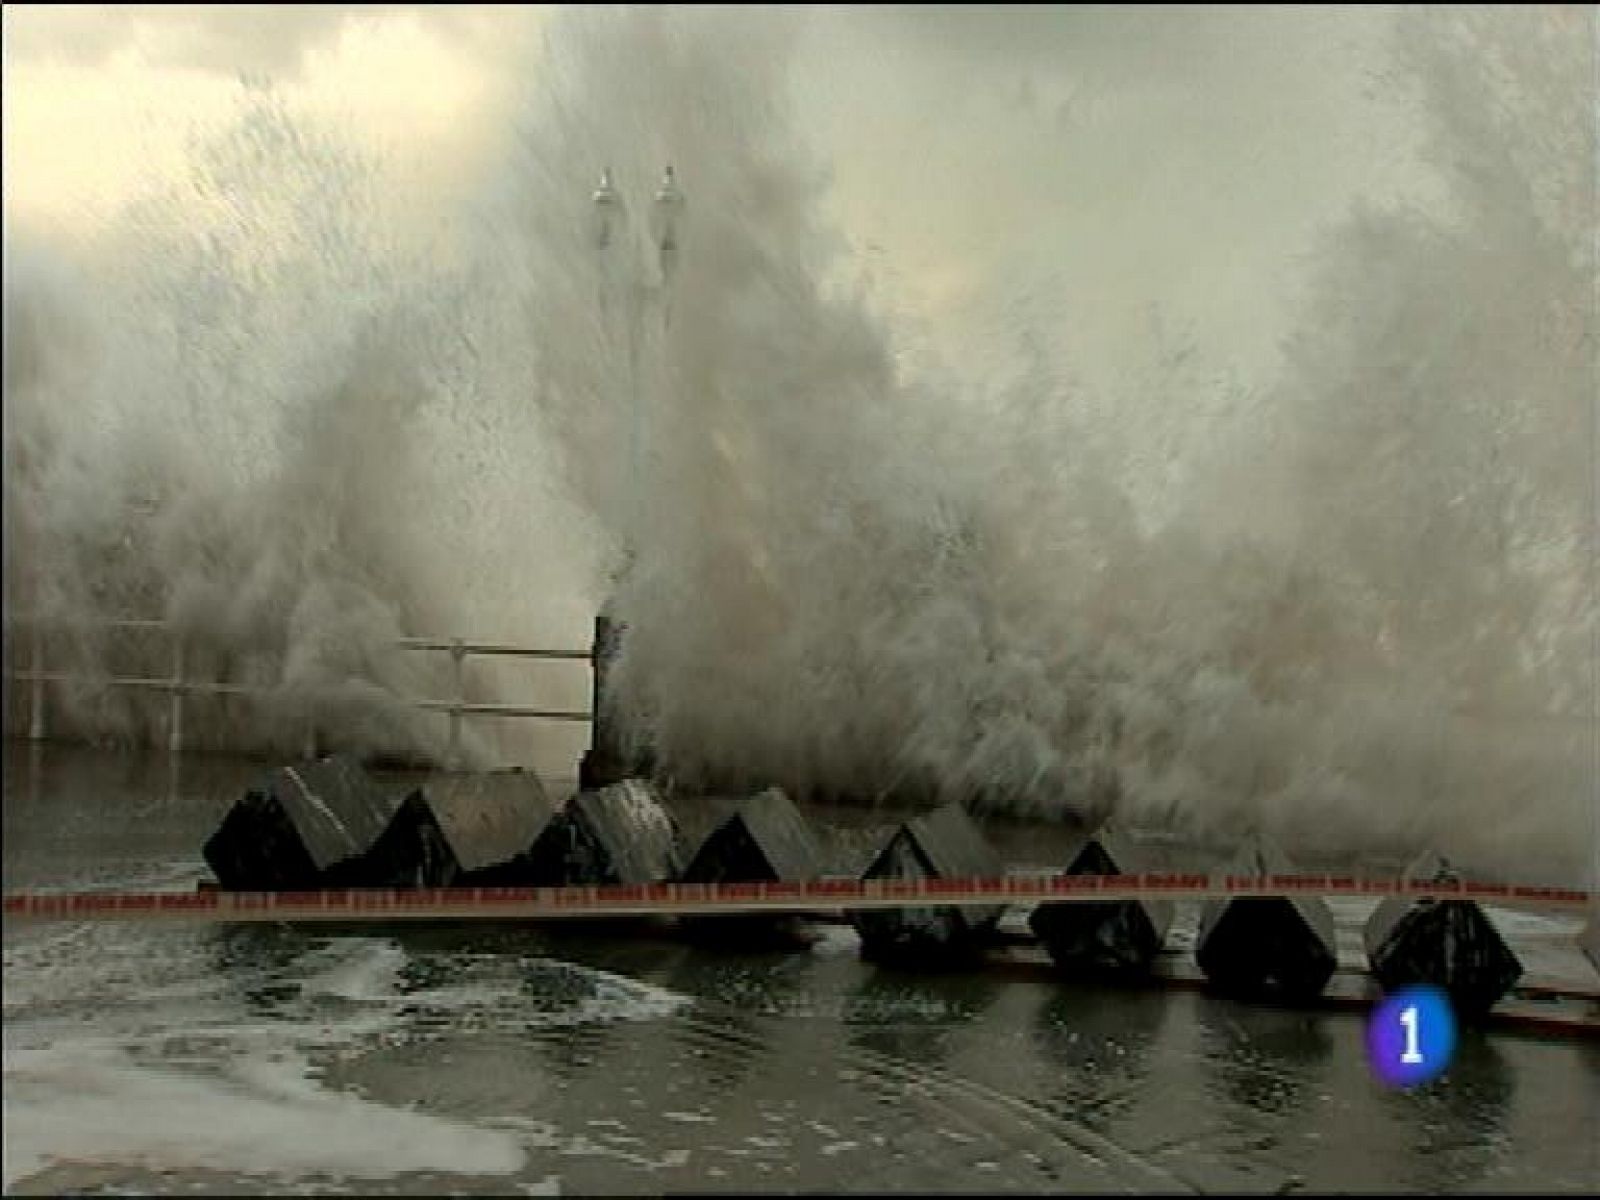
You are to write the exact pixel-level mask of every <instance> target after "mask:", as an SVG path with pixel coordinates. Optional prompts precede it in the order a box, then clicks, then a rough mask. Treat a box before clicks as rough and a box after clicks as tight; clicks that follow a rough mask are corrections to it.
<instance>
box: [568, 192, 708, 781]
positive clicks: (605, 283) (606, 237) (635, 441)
mask: <svg viewBox="0 0 1600 1200" xmlns="http://www.w3.org/2000/svg"><path fill="white" fill-rule="evenodd" d="M593 201H594V242H595V249H596V252H597V256H598V260H599V262H598V266H599V305H600V321H601V330H602V335H603V337H604V338H605V341H606V344H607V346H608V347H609V346H610V345H612V344H613V342H614V332H613V327H614V324H615V322H616V321H617V320H619V319H620V320H621V321H622V322H623V324H624V328H623V330H622V336H623V337H624V338H625V339H626V347H625V353H626V355H627V359H626V370H627V380H626V388H627V401H626V402H627V406H628V414H627V421H628V466H629V470H628V475H629V478H628V479H627V480H626V481H625V483H624V486H623V487H622V488H621V489H619V492H620V493H621V494H620V495H619V497H618V499H619V503H620V505H621V519H622V562H621V564H620V566H619V568H618V571H617V576H616V579H615V581H614V583H613V589H612V594H611V595H610V596H608V597H607V599H606V602H605V604H604V605H603V606H602V608H601V611H600V613H599V614H598V615H597V616H596V617H595V632H594V645H593V651H592V653H593V670H594V675H593V701H592V712H593V725H592V727H591V730H592V732H591V735H590V744H589V752H588V754H586V755H585V756H584V759H583V763H582V765H581V766H580V768H579V773H578V774H579V786H580V787H582V788H586V789H587V788H593V787H603V786H605V785H606V784H608V783H612V782H615V781H616V780H618V779H621V778H624V777H625V776H626V775H628V774H629V773H630V768H631V767H633V766H634V765H635V764H633V763H630V762H629V759H630V757H632V756H630V755H629V754H627V753H626V751H625V748H624V739H623V738H622V737H621V731H620V730H619V729H617V728H616V722H615V712H614V710H612V709H610V708H609V706H608V705H607V687H606V685H607V679H608V676H609V674H610V668H611V664H612V661H613V660H614V659H615V657H616V655H617V652H618V651H619V650H620V648H621V644H622V637H623V635H624V634H625V632H626V626H625V625H623V624H622V623H621V622H619V621H617V620H616V619H615V618H614V617H613V616H612V613H611V610H612V608H613V606H614V604H615V602H616V594H617V591H618V590H620V587H621V584H622V581H623V578H624V577H625V576H626V575H627V573H628V572H630V571H632V570H634V569H635V566H636V563H637V561H638V553H639V544H640V541H641V539H642V537H643V532H644V530H643V526H644V491H645V478H644V477H645V461H644V460H645V412H644V403H643V396H642V389H641V382H640V370H639V357H640V341H641V336H642V335H643V334H644V332H645V331H644V330H643V329H642V326H643V324H644V317H645V311H646V308H647V306H648V304H649V302H650V300H651V299H652V297H655V298H656V299H658V300H659V302H660V304H661V310H662V325H661V332H662V334H663V335H664V334H665V333H666V330H667V328H668V326H669V324H670V322H671V314H672V308H671V302H670V287H671V283H672V279H673V276H674V274H675V273H676V269H677V264H678V250H679V244H680V239H681V234H682V228H681V226H682V214H683V208H684V197H683V193H682V191H680V190H679V188H678V184H677V178H676V176H675V174H674V172H673V169H672V168H671V167H670V166H669V167H667V169H666V172H665V174H664V176H663V178H662V181H661V186H660V187H659V188H658V189H657V190H656V193H655V197H654V203H653V205H652V206H651V213H650V225H651V230H650V232H651V235H652V241H653V242H654V243H655V247H656V251H657V259H658V265H659V271H660V280H659V283H652V282H651V281H650V279H649V274H650V273H649V272H648V270H647V269H641V264H640V263H639V262H638V261H637V259H636V258H635V256H634V246H635V242H634V241H633V239H632V238H630V237H629V236H628V215H627V206H626V204H625V203H624V202H623V199H622V196H621V193H619V192H618V191H617V189H616V187H615V185H614V184H613V183H612V179H611V171H610V169H609V168H607V169H606V170H605V171H604V172H602V173H601V176H600V184H599V186H598V187H597V188H595V191H594V196H593ZM618 293H620V296H619V294H618ZM644 758H645V759H646V760H648V758H649V753H648V751H646V753H645V755H644ZM639 765H640V766H642V767H644V768H645V769H648V762H646V763H643V764H639Z"/></svg>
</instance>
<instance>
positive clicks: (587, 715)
mask: <svg viewBox="0 0 1600 1200" xmlns="http://www.w3.org/2000/svg"><path fill="white" fill-rule="evenodd" d="M412 703H413V705H414V706H415V707H417V708H422V709H426V710H428V711H429V712H445V713H455V712H458V713H463V714H465V715H467V716H475V717H543V718H545V719H546V720H550V721H592V720H593V719H594V714H593V713H591V712H588V711H586V710H582V709H559V708H527V707H524V706H523V705H520V704H466V703H458V702H456V701H454V700H416V701H413V702H412Z"/></svg>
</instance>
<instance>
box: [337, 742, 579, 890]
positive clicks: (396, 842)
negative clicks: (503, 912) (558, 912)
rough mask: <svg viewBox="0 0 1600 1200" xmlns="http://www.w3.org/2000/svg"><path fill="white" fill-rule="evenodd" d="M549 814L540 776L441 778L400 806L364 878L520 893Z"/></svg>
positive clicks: (376, 845) (372, 852)
mask: <svg viewBox="0 0 1600 1200" xmlns="http://www.w3.org/2000/svg"><path fill="white" fill-rule="evenodd" d="M550 816H551V808H550V802H549V800H548V799H547V798H546V796H545V792H544V788H543V787H542V786H541V785H540V783H539V779H538V776H536V775H533V774H530V773H527V772H523V771H499V772H494V773H492V774H487V775H444V776H440V777H438V778H436V779H432V780H429V781H428V783H427V785H426V786H425V787H424V788H419V789H417V790H416V791H414V792H412V793H411V794H410V795H408V796H407V797H406V798H405V799H404V800H403V801H401V803H400V807H399V809H398V810H397V811H396V812H395V815H394V819H393V820H391V821H390V822H389V826H388V828H387V829H385V830H384V832H383V835H382V836H381V837H379V838H378V840H377V841H376V842H375V843H374V844H373V846H372V849H371V850H370V851H368V853H367V856H366V873H367V876H368V877H369V878H370V879H371V880H372V881H373V886H379V887H516V886H519V885H520V884H522V883H524V882H525V880H526V878H527V876H528V866H527V861H526V860H527V855H528V852H529V851H530V850H531V849H532V847H533V843H534V842H535V841H536V840H537V839H538V836H539V834H540V833H541V832H543V830H544V827H545V825H546V824H548V823H549V821H550Z"/></svg>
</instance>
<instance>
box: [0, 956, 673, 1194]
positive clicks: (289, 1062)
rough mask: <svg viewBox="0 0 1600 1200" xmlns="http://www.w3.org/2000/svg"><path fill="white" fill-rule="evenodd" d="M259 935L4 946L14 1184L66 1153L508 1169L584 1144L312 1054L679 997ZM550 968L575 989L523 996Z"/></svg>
mask: <svg viewBox="0 0 1600 1200" xmlns="http://www.w3.org/2000/svg"><path fill="white" fill-rule="evenodd" d="M234 932H235V934H237V933H238V931H234ZM252 932H259V931H246V934H245V937H244V939H243V941H242V942H238V943H234V945H233V948H232V949H227V948H224V947H223V946H221V945H220V944H219V938H218V937H216V936H214V935H209V934H184V933H176V934H174V933H172V932H171V931H167V932H165V933H158V934H155V935H153V936H151V935H141V934H138V933H132V932H131V931H130V930H128V929H126V928H122V929H116V930H112V929H109V927H106V928H104V929H101V930H96V929H92V928H90V927H87V926H79V927H71V926H67V927H61V928H58V929H54V930H50V931H48V932H47V933H46V935H45V936H40V937H29V936H20V937H18V938H16V939H14V940H8V942H7V947H6V951H7V961H6V975H7V988H6V1022H5V1090H4V1105H5V1108H4V1118H5V1166H4V1170H5V1176H4V1179H5V1186H6V1187H7V1188H10V1187H11V1186H12V1185H13V1184H15V1183H17V1182H18V1181H20V1180H23V1179H26V1178H27V1177H29V1176H31V1175H34V1174H36V1173H38V1172H40V1171H42V1170H44V1169H46V1168H47V1167H50V1166H52V1165H54V1164H63V1163H64V1164H77V1165H80V1166H83V1165H96V1164H101V1165H112V1166H117V1167H124V1168H128V1167H132V1168H148V1169H151V1170H164V1171H184V1170H195V1169H202V1170H203V1169H210V1170H214V1171H219V1172H226V1173H229V1174H233V1175H238V1174H244V1175H251V1176H263V1177H266V1178H269V1179H276V1180H282V1181H293V1180H297V1179H305V1178H308V1177H311V1176H334V1177H338V1178H344V1179H369V1180H378V1179H388V1178H393V1177H396V1176H400V1175H405V1174H409V1173H414V1172H434V1173H446V1174H459V1175H466V1176H485V1175H507V1174H514V1173H516V1172H518V1171H519V1170H521V1169H522V1167H523V1166H524V1164H525V1162H526V1158H527V1150H528V1148H529V1147H544V1148H549V1147H551V1146H558V1147H560V1148H561V1149H562V1152H563V1153H577V1152H579V1151H580V1150H581V1149H582V1148H581V1147H576V1148H575V1146H574V1145H572V1144H569V1142H570V1139H567V1138H565V1136H564V1135H559V1134H558V1132H557V1131H556V1130H555V1127H553V1126H552V1127H549V1128H548V1129H545V1130H543V1131H542V1132H541V1133H540V1135H539V1136H538V1137H533V1136H532V1135H530V1134H528V1133H527V1132H526V1131H518V1130H515V1129H511V1128H509V1127H506V1126H504V1125H503V1124H502V1125H497V1124H496V1121H495V1120H494V1119H493V1117H492V1114H491V1116H490V1118H489V1119H486V1120H484V1121H481V1122H476V1123H471V1122H466V1121H462V1120H457V1119H453V1118H449V1117H445V1116H441V1115H434V1114H429V1113H425V1112H420V1111H417V1110H415V1109H413V1108H397V1107H393V1106H391V1105H386V1104H382V1103H378V1102H375V1101H372V1100H370V1099H367V1098H365V1097H363V1096H362V1095H359V1094H356V1093H352V1092H349V1091H340V1090H334V1089H330V1088H329V1087H327V1086H326V1085H325V1084H324V1083H323V1082H322V1081H321V1074H322V1069H321V1068H320V1067H319V1066H318V1065H317V1063H318V1061H319V1060H325V1059H326V1058H327V1057H328V1056H330V1055H331V1056H332V1058H333V1059H335V1060H341V1059H342V1060H348V1059H350V1058H351V1057H359V1056H360V1055H361V1054H363V1053H364V1052H365V1050H366V1049H367V1048H370V1047H372V1046H374V1045H378V1044H384V1045H391V1046H392V1045H396V1044H400V1043H402V1042H404V1041H407V1040H412V1039H417V1038H422V1039H426V1038H428V1037H429V1036H430V1032H429V1030H430V1028H432V1026H433V1024H434V1023H437V1022H441V1021H442V1022H444V1023H445V1024H446V1025H447V1026H448V1027H450V1028H463V1027H471V1026H473V1025H475V1024H476V1025H482V1024H483V1023H484V1022H485V1021H488V1022H490V1023H498V1024H499V1025H501V1026H502V1027H503V1028H505V1029H507V1030H511V1031H518V1032H520V1033H521V1034H523V1035H526V1034H527V1033H528V1032H529V1031H531V1030H538V1029H551V1028H558V1027H560V1028H568V1027H571V1026H575V1025H583V1024H593V1023H604V1022H615V1021H650V1020H658V1019H661V1018H663V1017H666V1016H670V1015H672V1014H673V1013H675V1012H677V1011H679V1010H680V1009H681V1008H682V1007H683V1006H684V1005H685V1004H686V1003H687V1000H686V998H684V997H681V996H678V995H676V994H674V993H671V992H667V991H665V990H663V989H660V988H656V987H652V986H649V985H646V984H641V983H636V982H634V981H632V980H628V979H626V978H624V977H620V976H616V975H613V974H610V973H608V972H604V971H597V970H590V969H588V968H584V967H578V966H574V965H572V964H567V963H558V962H554V961H552V960H547V959H537V958H531V959H530V958H526V957H524V956H519V955H515V954H506V955H483V956H470V955H466V956H447V957H446V959H445V960H443V961H442V962H435V963H432V964H429V965H430V967H431V971H432V973H433V975H437V976H438V977H439V978H442V979H447V980H449V982H447V983H444V984H440V985H433V984H430V983H429V982H427V978H426V977H422V978H420V979H419V976H418V966H419V964H418V963H416V962H414V961H413V960H412V959H411V957H410V956H409V955H408V954H407V953H406V951H405V950H404V948H403V947H401V946H400V945H399V944H397V943H396V942H394V941H392V940H389V939H383V938H353V939H336V940H331V941H325V942H322V943H320V944H312V945H310V946H306V945H304V944H303V943H302V942H300V941H298V940H296V939H294V938H292V937H290V938H288V939H287V940H281V941H275V940H274V939H273V938H272V937H271V936H270V935H269V936H267V937H254V938H252V937H251V936H250V934H251V933H252ZM228 936H229V935H227V934H223V935H221V940H225V939H226V938H227V937H228ZM219 954H220V955H222V957H223V959H224V961H223V963H222V964H220V967H219V963H218V961H217V958H218V955H219ZM541 972H543V973H545V974H550V973H558V974H560V975H561V976H563V977H565V978H566V979H567V980H568V983H567V985H566V987H565V989H564V995H565V999H564V1000H561V1001H559V1002H558V1003H556V1004H554V1005H551V1004H550V1003H549V1002H548V1001H547V1000H544V999H542V998H541V997H540V996H539V995H538V994H536V993H530V991H529V989H528V986H527V978H528V976H529V975H530V973H532V974H538V973H541ZM585 1145H587V1143H585ZM546 1182H547V1183H550V1184H551V1186H555V1185H554V1183H553V1182H552V1181H550V1180H547V1181H546Z"/></svg>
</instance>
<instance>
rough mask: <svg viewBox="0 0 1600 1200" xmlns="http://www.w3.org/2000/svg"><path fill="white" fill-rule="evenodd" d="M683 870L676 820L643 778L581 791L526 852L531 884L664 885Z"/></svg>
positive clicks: (554, 885)
mask: <svg viewBox="0 0 1600 1200" xmlns="http://www.w3.org/2000/svg"><path fill="white" fill-rule="evenodd" d="M682 869H683V858H682V850H681V847H680V845H679V840H678V827H677V823H676V822H675V821H674V820H673V819H672V814H671V813H669V812H668V811H667V810H666V808H665V807H664V806H663V805H662V803H661V800H660V798H659V796H658V795H657V793H656V789H655V787H654V785H653V784H651V783H650V782H649V781H647V780H643V779H625V780H623V781H622V782H621V783H615V784H612V785H611V786H610V787H606V788H602V789H600V790H599V791H597V792H579V793H578V794H577V795H576V796H574V797H572V799H571V800H569V801H568V802H567V805H566V807H565V808H563V809H562V810H561V811H560V812H559V813H557V814H556V815H555V816H554V817H553V818H552V819H551V820H550V822H549V823H548V824H547V825H546V826H545V827H544V830H543V831H542V832H541V833H540V834H539V836H538V838H537V839H535V841H534V843H533V846H532V847H531V848H530V849H529V851H528V854H527V876H528V883H529V885H530V886H534V887H563V886H569V885H571V886H576V885H600V886H605V885H613V884H634V883H662V882H665V881H666V880H669V879H676V878H677V877H678V875H679V874H680V873H681V871H682Z"/></svg>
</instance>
